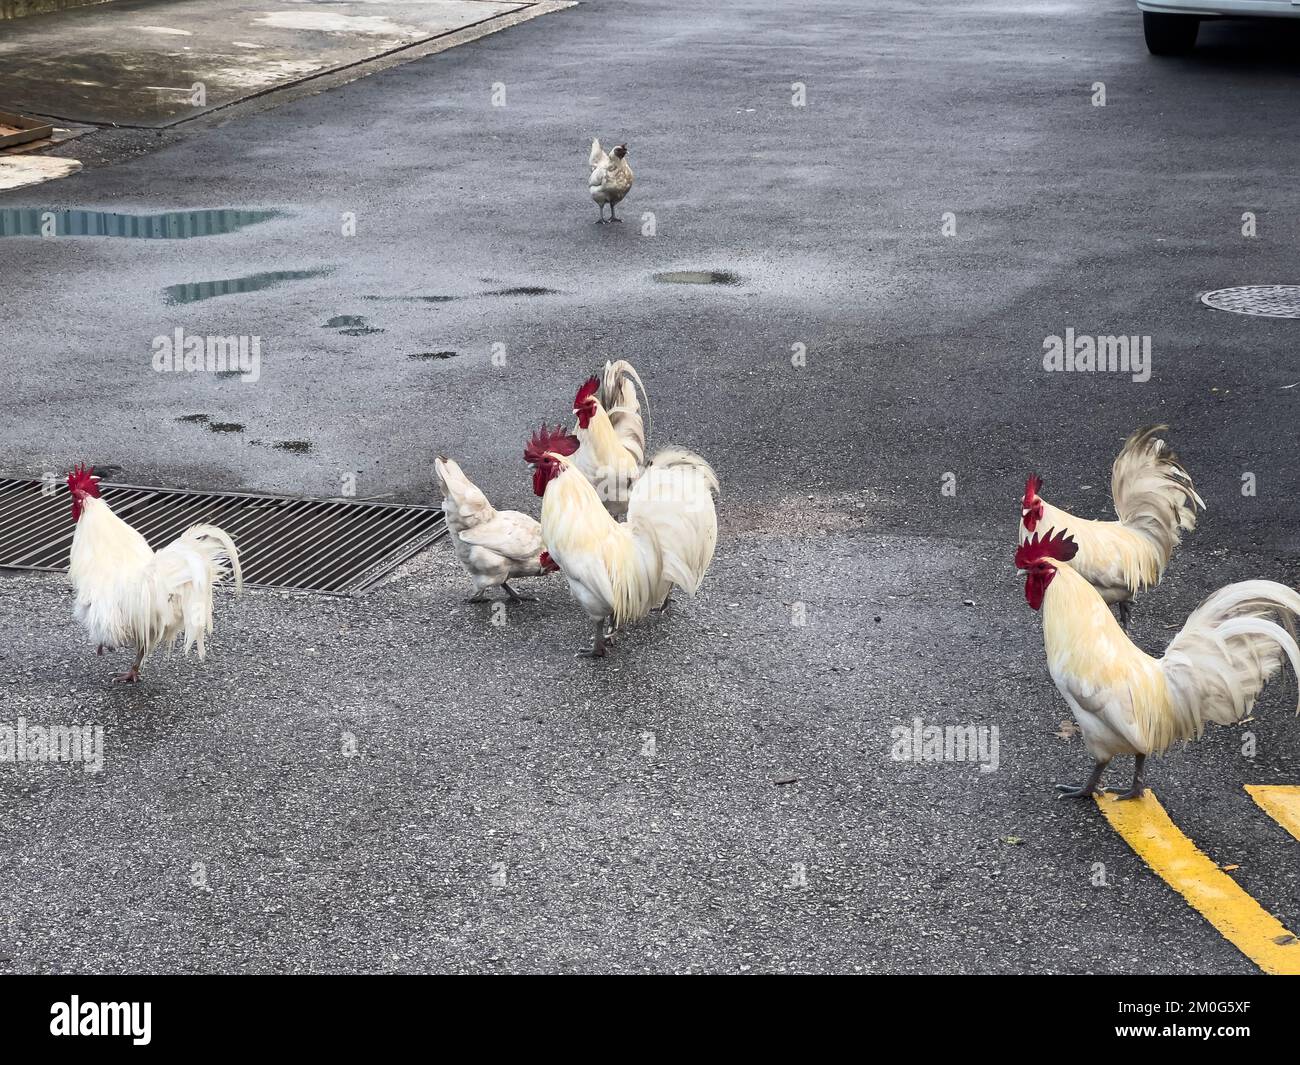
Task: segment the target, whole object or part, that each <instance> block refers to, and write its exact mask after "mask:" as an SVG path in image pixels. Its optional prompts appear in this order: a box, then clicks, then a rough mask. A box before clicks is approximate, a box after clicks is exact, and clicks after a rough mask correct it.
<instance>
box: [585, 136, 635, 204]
mask: <svg viewBox="0 0 1300 1065" xmlns="http://www.w3.org/2000/svg"><path fill="white" fill-rule="evenodd" d="M588 163H589V165H590V166H591V176H590V178H588V180H587V188H588V189H589V190H590V192H591V198H592V199H593V200H594V201H595V202H596V206H597V207H599V208H600V222H604V221H605V204H609V221H611V222H621V221H622V219H621V218H615V217H614V205H615V204H617V203H621V202H622V200H623V197H624V196H626V195H627V194H628V192H629V191H631V188H632V168H631V167H630V166H628V163H627V145H626V144H619V145H616V146H615V148H614V150H613V151H612V152H610V153H609V154H608V155H606V154H605V151H604V149H603V148H601V146H600V141H599V140H598V139H597V140H593V141H592V142H591V156H590V158H589V159H588ZM597 224H600V223H597Z"/></svg>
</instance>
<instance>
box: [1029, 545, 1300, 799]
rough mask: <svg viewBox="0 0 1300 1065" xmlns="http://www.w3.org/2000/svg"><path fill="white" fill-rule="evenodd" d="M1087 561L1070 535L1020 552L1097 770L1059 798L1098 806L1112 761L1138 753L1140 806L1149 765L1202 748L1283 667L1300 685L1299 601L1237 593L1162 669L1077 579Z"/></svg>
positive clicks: (1195, 617) (1051, 653)
mask: <svg viewBox="0 0 1300 1065" xmlns="http://www.w3.org/2000/svg"><path fill="white" fill-rule="evenodd" d="M1078 553H1080V552H1079V549H1078V547H1077V545H1076V544H1075V542H1074V541H1073V540H1072V539H1071V538H1070V537H1069V536H1067V535H1066V534H1065V532H1064V531H1059V532H1055V531H1052V530H1049V531H1048V532H1047V534H1046V535H1045V536H1040V535H1039V534H1037V533H1035V534H1034V535H1033V536H1031V537H1030V538H1029V539H1028V540H1027V541H1025V542H1024V543H1023V544H1021V545H1020V547H1019V548H1018V549H1017V550H1016V568H1017V569H1021V570H1024V571H1025V574H1026V578H1025V599H1026V601H1027V602H1028V603H1029V605H1030V606H1031V607H1032V608H1033V609H1034V610H1041V611H1042V612H1043V648H1044V650H1045V651H1046V652H1047V670H1048V672H1049V673H1050V674H1051V676H1052V680H1053V681H1055V682H1056V687H1057V690H1058V691H1060V693H1061V695H1062V696H1064V698H1065V701H1066V703H1067V704H1068V705H1069V707H1070V712H1071V713H1073V714H1074V719H1075V721H1077V722H1078V723H1079V728H1080V729H1081V730H1082V731H1083V743H1084V746H1085V747H1087V748H1088V753H1089V754H1091V755H1092V757H1093V758H1094V759H1095V760H1096V761H1095V764H1094V766H1093V769H1092V773H1091V775H1090V776H1089V777H1088V779H1087V780H1086V781H1085V782H1084V783H1083V784H1081V785H1078V786H1077V787H1076V786H1074V785H1067V784H1058V785H1057V790H1058V791H1059V792H1060V793H1061V795H1060V797H1061V798H1066V797H1069V798H1087V797H1089V796H1092V795H1095V794H1096V793H1097V788H1098V785H1099V784H1100V782H1101V775H1102V773H1103V772H1104V771H1105V769H1106V766H1107V765H1109V764H1110V762H1111V759H1113V758H1114V757H1115V756H1116V755H1119V754H1131V755H1133V756H1134V762H1133V784H1132V786H1131V787H1130V788H1129V789H1128V790H1127V791H1123V792H1120V793H1119V796H1118V797H1119V798H1121V799H1137V798H1141V796H1142V792H1143V784H1142V767H1143V765H1144V764H1145V763H1146V759H1147V755H1150V754H1162V753H1163V752H1164V751H1166V750H1168V749H1169V747H1170V746H1172V745H1173V744H1174V743H1176V742H1178V741H1180V740H1192V739H1196V738H1198V737H1199V736H1200V735H1201V732H1202V731H1203V730H1204V728H1205V725H1206V722H1209V721H1213V722H1215V723H1217V724H1220V725H1230V724H1232V723H1233V722H1234V721H1240V720H1241V719H1242V718H1243V717H1245V716H1246V715H1247V714H1249V713H1250V711H1251V708H1252V707H1253V706H1254V705H1255V700H1256V698H1258V696H1259V693H1260V691H1261V690H1262V689H1263V687H1264V685H1265V684H1266V683H1267V682H1268V680H1269V679H1270V678H1271V677H1273V676H1274V675H1275V674H1276V673H1277V672H1278V670H1279V669H1280V668H1281V665H1282V662H1283V660H1284V659H1286V660H1288V661H1289V662H1290V663H1291V668H1292V669H1293V670H1295V671H1296V673H1297V674H1300V646H1297V645H1296V640H1295V633H1296V619H1297V617H1298V616H1300V594H1297V593H1296V592H1295V591H1293V590H1292V589H1290V588H1288V587H1287V586H1286V585H1284V584H1278V583H1277V582H1276V581H1241V582H1240V583H1238V584H1229V585H1228V586H1227V587H1225V588H1220V589H1219V590H1218V591H1217V592H1215V593H1214V594H1213V595H1211V596H1210V597H1209V598H1208V599H1206V600H1205V602H1203V603H1202V604H1201V605H1200V606H1199V607H1197V608H1196V610H1194V611H1193V612H1192V615H1191V617H1189V618H1188V619H1187V623H1186V624H1185V625H1184V626H1183V627H1182V629H1181V630H1179V632H1178V635H1176V636H1175V637H1174V638H1173V639H1172V640H1171V641H1170V642H1169V646H1168V647H1166V648H1165V653H1164V656H1163V657H1161V658H1153V657H1151V656H1150V655H1148V654H1145V653H1144V652H1142V651H1141V650H1140V649H1139V648H1137V647H1135V646H1134V645H1133V642H1132V641H1131V640H1130V639H1129V638H1128V637H1127V636H1126V635H1124V632H1123V630H1122V629H1121V628H1120V627H1119V625H1118V624H1117V623H1116V621H1115V619H1114V618H1113V617H1112V616H1111V613H1110V610H1109V609H1107V606H1106V601H1105V600H1104V599H1103V598H1102V597H1101V594H1100V593H1099V592H1098V591H1097V590H1096V589H1095V588H1093V587H1092V585H1091V584H1089V583H1088V581H1087V580H1086V579H1085V578H1084V577H1083V576H1082V575H1081V574H1079V573H1077V572H1075V570H1074V566H1073V564H1072V560H1073V559H1074V558H1075V556H1076V554H1078Z"/></svg>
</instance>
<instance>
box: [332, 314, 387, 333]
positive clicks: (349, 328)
mask: <svg viewBox="0 0 1300 1065" xmlns="http://www.w3.org/2000/svg"><path fill="white" fill-rule="evenodd" d="M321 328H323V329H337V330H338V331H339V332H340V333H342V334H343V335H344V336H345V337H365V336H370V335H371V334H372V333H382V332H383V330H382V329H380V328H379V327H378V326H373V325H371V324H370V323H369V322H368V321H367V320H366V319H365V318H363V317H362V316H361V315H359V314H336V315H335V316H334V317H333V318H331V319H330V320H329V321H327V322H325V323H323V324H322V326H321Z"/></svg>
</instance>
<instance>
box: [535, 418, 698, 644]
mask: <svg viewBox="0 0 1300 1065" xmlns="http://www.w3.org/2000/svg"><path fill="white" fill-rule="evenodd" d="M578 448H579V441H578V438H577V437H576V436H573V435H572V434H568V433H565V432H564V431H563V430H562V429H561V428H560V427H558V426H557V427H556V428H555V429H547V428H546V427H545V426H543V427H542V429H541V431H540V432H538V433H536V434H534V436H533V438H532V440H530V441H529V443H528V446H527V448H525V449H524V460H525V461H526V462H528V464H529V465H531V466H532V467H533V491H534V492H536V493H537V494H538V495H539V496H541V497H542V540H543V542H544V543H545V544H546V550H547V552H548V553H549V555H550V556H551V558H552V559H554V561H555V563H556V564H557V565H558V566H559V567H560V572H561V573H563V574H564V577H565V579H566V580H567V581H568V582H569V591H570V592H571V593H572V594H573V597H574V599H576V600H577V601H578V605H579V606H581V607H582V609H583V611H584V612H585V613H586V614H587V616H588V617H589V618H591V620H592V622H593V627H594V639H593V641H592V646H591V649H590V650H584V651H580V652H579V655H581V656H584V657H591V658H603V657H604V655H605V653H606V647H607V644H608V633H609V630H610V629H611V628H617V627H619V626H621V625H625V624H627V623H629V622H632V621H636V620H637V619H638V618H642V617H644V616H645V615H646V614H647V613H649V612H650V611H651V610H653V609H656V608H658V607H660V606H662V605H663V604H664V602H665V601H666V600H667V598H668V594H669V593H670V592H671V591H672V589H673V588H674V587H680V588H682V589H683V590H684V591H685V592H686V593H687V594H688V595H694V594H695V592H696V590H697V589H698V588H699V586H700V583H701V582H702V581H703V580H704V574H705V571H706V570H707V569H708V568H709V563H710V562H711V561H712V560H713V549H714V547H715V545H716V544H717V540H718V519H717V514H716V512H715V510H714V506H713V496H714V493H715V492H717V490H718V479H717V477H716V476H715V474H714V472H713V469H712V468H711V467H710V466H709V464H708V463H707V462H705V461H704V459H702V458H700V456H699V455H696V454H694V453H693V452H690V451H684V450H682V449H680V448H665V449H664V450H662V451H660V452H659V453H658V454H656V455H655V457H654V459H653V460H652V461H651V462H650V464H649V466H647V467H646V471H645V474H644V476H642V477H641V478H640V480H638V481H637V483H636V485H635V486H634V487H633V488H632V491H631V493H630V494H629V496H628V503H627V521H625V522H618V521H615V520H614V519H613V518H612V517H611V516H610V514H609V512H608V511H607V510H606V509H605V507H604V504H603V503H602V501H601V499H600V496H599V495H598V494H597V493H596V489H595V488H594V487H593V486H592V484H591V482H590V481H589V480H587V478H586V477H584V476H583V475H582V472H581V471H580V470H579V469H578V468H577V467H576V466H575V465H574V463H573V456H574V454H575V453H576V452H577V451H578Z"/></svg>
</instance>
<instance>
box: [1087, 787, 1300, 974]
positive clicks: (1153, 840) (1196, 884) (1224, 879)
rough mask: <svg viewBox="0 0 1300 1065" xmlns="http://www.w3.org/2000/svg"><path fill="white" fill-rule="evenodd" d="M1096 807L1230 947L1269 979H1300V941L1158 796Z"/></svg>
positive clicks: (1101, 799) (1099, 802) (1107, 801)
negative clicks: (1200, 847)
mask: <svg viewBox="0 0 1300 1065" xmlns="http://www.w3.org/2000/svg"><path fill="white" fill-rule="evenodd" d="M1256 801H1258V800H1256ZM1097 805H1098V806H1100V807H1101V812H1102V813H1103V814H1105V815H1106V820H1107V821H1109V822H1110V824H1111V827H1112V828H1114V829H1115V831H1116V832H1118V833H1119V834H1120V835H1121V836H1123V837H1124V842H1125V843H1127V844H1128V845H1129V846H1130V847H1132V848H1133V851H1134V852H1135V853H1136V854H1137V856H1138V857H1139V858H1141V859H1142V860H1143V861H1144V862H1146V863H1147V865H1149V866H1150V867H1151V868H1152V869H1153V870H1155V872H1156V873H1157V874H1158V875H1159V876H1160V878H1161V879H1162V880H1164V882H1165V883H1166V884H1168V885H1169V886H1170V887H1171V888H1173V889H1174V890H1175V891H1177V892H1178V894H1180V895H1182V897H1183V898H1185V899H1186V900H1187V902H1188V904H1189V905H1190V906H1191V907H1192V908H1193V909H1194V910H1196V911H1197V912H1198V913H1199V914H1200V915H1201V916H1202V917H1204V918H1205V919H1206V920H1207V921H1209V922H1210V924H1212V925H1214V927H1215V928H1217V929H1218V930H1219V933H1220V934H1221V935H1222V936H1223V937H1224V938H1225V939H1226V940H1228V942H1230V943H1231V944H1232V945H1233V946H1235V947H1236V948H1237V949H1238V950H1239V951H1241V952H1242V953H1243V954H1244V955H1246V957H1248V958H1249V959H1250V960H1251V961H1253V962H1254V963H1255V964H1256V965H1258V966H1259V967H1260V968H1261V969H1262V970H1264V972H1266V973H1271V974H1273V975H1275V976H1300V939H1297V938H1296V937H1295V935H1293V934H1292V933H1291V932H1289V931H1287V929H1286V928H1284V927H1283V926H1282V923H1281V922H1280V921H1279V920H1278V919H1277V918H1276V917H1274V916H1273V915H1272V914H1271V913H1269V912H1268V911H1267V910H1266V909H1264V907H1262V906H1261V905H1260V904H1259V903H1258V902H1256V901H1255V900H1254V899H1253V898H1251V897H1250V896H1249V895H1247V894H1246V892H1245V891H1243V890H1242V888H1241V886H1240V885H1239V884H1238V883H1237V882H1236V881H1235V880H1233V879H1232V877H1230V876H1229V875H1228V874H1227V873H1225V872H1224V871H1223V870H1222V869H1220V868H1219V867H1218V866H1217V865H1215V864H1214V862H1212V861H1211V860H1210V859H1209V858H1208V857H1206V855H1205V854H1203V853H1202V852H1201V851H1200V850H1198V849H1197V848H1196V844H1194V843H1193V842H1192V841H1191V840H1190V839H1188V838H1187V837H1186V836H1184V835H1183V834H1182V833H1181V832H1180V831H1179V830H1178V826H1177V825H1175V824H1174V823H1173V822H1172V821H1171V820H1169V815H1168V814H1167V813H1165V808H1164V807H1163V806H1161V805H1160V803H1159V801H1158V800H1157V799H1156V797H1155V793H1154V792H1152V791H1151V790H1149V789H1148V790H1147V793H1146V794H1145V795H1143V796H1142V798H1141V799H1133V800H1131V801H1126V802H1117V801H1116V800H1114V799H1111V798H1108V797H1105V796H1100V797H1098V799H1097ZM1261 805H1262V804H1261ZM1271 812H1272V811H1270V813H1271ZM1279 941H1280V942H1279Z"/></svg>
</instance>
